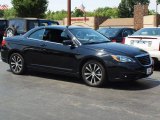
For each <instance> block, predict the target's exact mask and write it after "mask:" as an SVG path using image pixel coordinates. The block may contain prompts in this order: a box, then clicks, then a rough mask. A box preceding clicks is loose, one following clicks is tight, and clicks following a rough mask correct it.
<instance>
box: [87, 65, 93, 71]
mask: <svg viewBox="0 0 160 120" xmlns="http://www.w3.org/2000/svg"><path fill="white" fill-rule="evenodd" d="M88 66H89V69H90V70H91V72H92V71H93V70H92V67H91V64H89V65H88Z"/></svg>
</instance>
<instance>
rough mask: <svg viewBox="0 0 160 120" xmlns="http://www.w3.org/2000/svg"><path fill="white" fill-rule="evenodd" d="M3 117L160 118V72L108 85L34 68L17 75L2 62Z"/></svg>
mask: <svg viewBox="0 0 160 120" xmlns="http://www.w3.org/2000/svg"><path fill="white" fill-rule="evenodd" d="M0 66H1V67H0V71H1V72H0V120H159V119H160V102H159V101H160V71H158V70H157V71H155V72H154V74H153V75H152V76H150V77H149V78H145V79H141V80H139V81H137V82H114V83H109V84H108V85H107V86H105V87H104V88H92V87H88V86H86V85H85V84H84V83H83V82H82V81H81V80H78V79H77V78H72V77H66V76H62V75H54V74H48V73H41V72H34V71H30V72H28V73H27V74H25V75H14V74H12V73H11V72H10V69H9V65H7V64H6V63H3V62H2V61H0Z"/></svg>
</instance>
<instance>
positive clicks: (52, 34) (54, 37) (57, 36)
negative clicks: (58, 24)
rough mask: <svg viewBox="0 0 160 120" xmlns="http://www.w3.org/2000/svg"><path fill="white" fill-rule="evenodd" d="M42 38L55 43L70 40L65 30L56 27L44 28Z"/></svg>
mask: <svg viewBox="0 0 160 120" xmlns="http://www.w3.org/2000/svg"><path fill="white" fill-rule="evenodd" d="M43 39H44V40H46V41H50V42H56V43H62V42H63V40H71V39H70V38H69V36H68V35H67V33H66V32H65V31H63V30H58V29H46V30H45V32H44V36H43Z"/></svg>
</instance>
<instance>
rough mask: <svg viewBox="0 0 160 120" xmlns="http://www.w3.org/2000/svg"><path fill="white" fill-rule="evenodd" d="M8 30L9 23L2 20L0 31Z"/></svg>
mask: <svg viewBox="0 0 160 120" xmlns="http://www.w3.org/2000/svg"><path fill="white" fill-rule="evenodd" d="M6 28H7V21H5V20H0V30H5V29H6Z"/></svg>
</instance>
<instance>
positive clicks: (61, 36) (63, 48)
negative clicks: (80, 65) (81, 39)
mask: <svg viewBox="0 0 160 120" xmlns="http://www.w3.org/2000/svg"><path fill="white" fill-rule="evenodd" d="M44 40H45V42H44V43H45V49H44V51H43V52H44V53H45V57H44V58H43V59H44V65H45V67H46V68H49V69H54V70H57V71H64V72H73V71H74V69H75V68H76V66H77V61H76V54H77V48H76V47H71V46H70V45H63V44H62V42H63V40H71V38H70V37H69V35H68V33H67V32H66V31H63V30H59V29H46V30H45V34H44Z"/></svg>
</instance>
